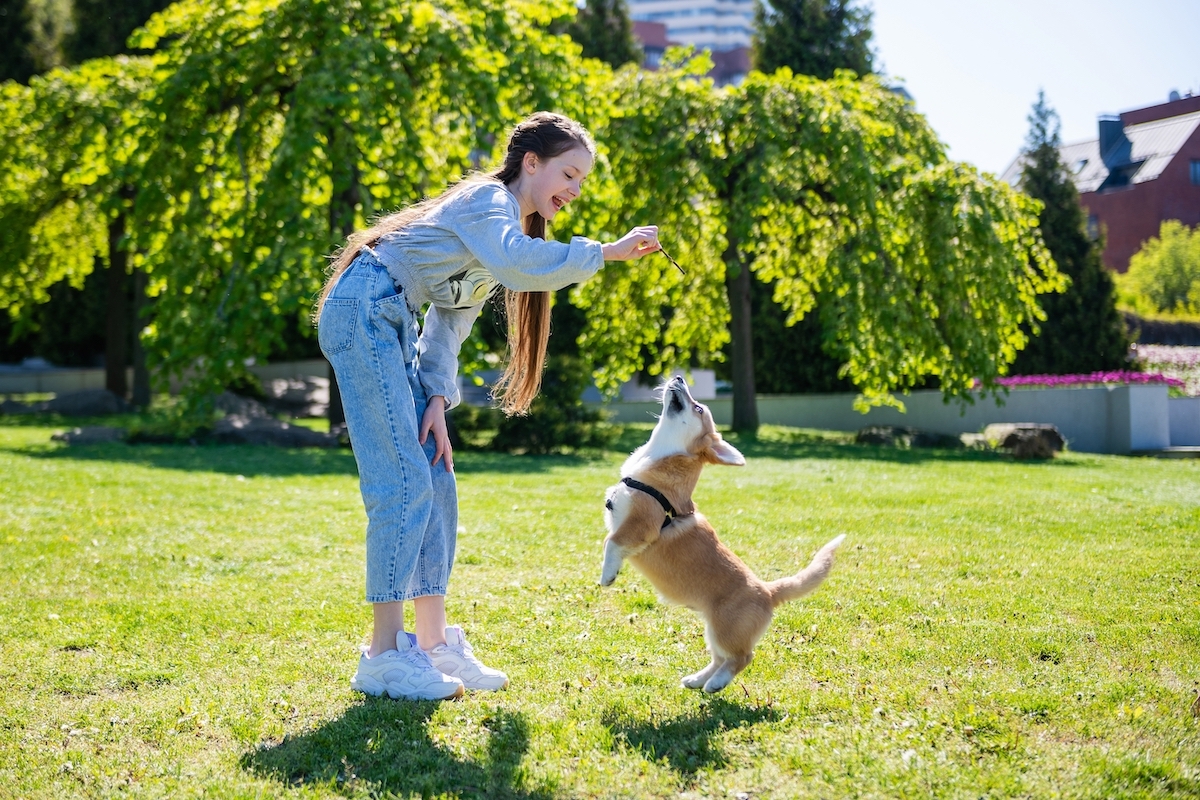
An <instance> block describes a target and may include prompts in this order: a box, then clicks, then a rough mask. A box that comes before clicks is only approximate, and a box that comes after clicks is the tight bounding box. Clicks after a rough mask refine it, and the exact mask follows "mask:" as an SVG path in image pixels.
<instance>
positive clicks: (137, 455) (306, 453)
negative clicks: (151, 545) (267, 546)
mask: <svg viewBox="0 0 1200 800" xmlns="http://www.w3.org/2000/svg"><path fill="white" fill-rule="evenodd" d="M13 419H23V418H14V417H0V427H4V426H6V425H9V423H10V421H11V420H13ZM86 424H95V421H94V420H91V419H86V420H85V419H80V418H69V417H57V416H56V417H55V418H54V421H50V420H43V422H42V423H41V426H42V427H54V428H70V427H74V426H82V425H86ZM110 424H111V423H110ZM10 427H19V426H17V425H11V426H10ZM652 427H653V426H651V425H648V424H633V425H625V426H622V430H621V433H620V435H619V436H618V438H617V439H616V441H615V442H614V443H613V445H612V446H611V447H609V448H608V449H607V450H603V451H601V450H583V451H579V452H575V453H568V454H561V455H547V456H534V455H511V454H507V453H498V452H493V451H488V450H459V451H458V452H457V454H456V458H455V469H456V470H457V471H458V472H460V473H463V474H472V473H488V472H504V473H511V474H532V473H541V472H547V471H550V470H553V469H558V468H564V467H576V466H585V465H588V464H594V463H596V462H597V461H602V460H604V459H606V458H610V457H612V456H614V455H616V456H623V455H627V454H628V453H631V452H633V451H634V450H636V449H637V448H638V447H640V446H642V445H643V444H645V443H646V441H647V439H649V436H650V430H651V428H652ZM725 438H726V439H727V440H728V441H730V442H732V443H733V444H734V445H735V446H736V447H737V448H738V449H739V450H740V451H741V452H742V453H743V454H744V455H745V456H746V457H747V458H774V459H781V460H802V459H817V460H853V461H879V462H888V463H895V464H919V463H924V462H929V461H945V462H975V463H1001V464H1003V463H1008V464H1014V465H1021V466H1030V465H1034V466H1045V467H1076V466H1080V464H1079V462H1075V461H1064V460H1061V459H1052V460H1049V461H1024V462H1018V461H1015V460H1014V459H1013V458H1012V457H1011V456H1008V455H1005V454H1002V453H997V452H994V451H988V450H972V449H962V450H944V449H933V448H929V449H926V448H915V449H903V448H897V447H880V446H876V445H860V444H855V443H854V442H853V434H848V433H837V432H831V431H817V430H808V429H797V428H783V427H777V426H764V428H763V430H762V431H761V432H760V433H759V434H757V435H751V434H744V433H734V432H727V433H725ZM0 452H6V453H11V454H14V455H22V456H26V457H30V458H41V459H51V460H75V461H115V462H123V463H128V464H137V465H141V466H147V467H154V468H159V469H176V470H184V471H188V472H216V473H222V474H230V475H246V476H291V475H357V474H358V468H357V466H356V464H355V462H354V454H353V453H352V452H351V451H350V450H349V449H346V448H340V449H322V448H279V447H273V446H269V445H235V444H199V445H189V444H132V445H131V444H123V443H117V444H97V445H82V446H78V445H77V446H74V447H67V446H64V445H57V444H51V443H50V442H49V441H47V442H46V443H45V444H39V445H36V446H30V445H26V446H22V447H0Z"/></svg>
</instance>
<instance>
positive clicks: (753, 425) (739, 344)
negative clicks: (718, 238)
mask: <svg viewBox="0 0 1200 800" xmlns="http://www.w3.org/2000/svg"><path fill="white" fill-rule="evenodd" d="M724 260H725V290H726V292H728V294H729V316H730V320H729V338H730V350H731V351H732V353H731V358H730V365H729V366H730V368H731V372H732V373H733V429H734V430H735V431H738V432H739V433H750V434H754V433H757V432H758V402H757V400H756V399H755V389H754V342H753V339H752V338H751V331H750V327H751V321H752V319H753V318H752V315H751V306H750V281H751V280H752V278H751V276H750V269H749V267H748V266H747V265H746V264H742V263H739V261H738V257H737V242H736V241H734V240H733V239H732V238H731V239H730V242H729V246H728V247H727V248H726V249H725V255H724Z"/></svg>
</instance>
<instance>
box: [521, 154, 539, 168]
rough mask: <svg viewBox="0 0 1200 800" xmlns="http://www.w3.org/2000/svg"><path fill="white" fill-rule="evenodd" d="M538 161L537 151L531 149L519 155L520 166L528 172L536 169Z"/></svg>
mask: <svg viewBox="0 0 1200 800" xmlns="http://www.w3.org/2000/svg"><path fill="white" fill-rule="evenodd" d="M538 163H539V162H538V157H537V153H535V152H533V151H532V150H526V151H525V155H523V156H522V157H521V166H522V167H524V168H525V171H526V172H528V173H530V174H533V173H534V172H536V171H537V166H538Z"/></svg>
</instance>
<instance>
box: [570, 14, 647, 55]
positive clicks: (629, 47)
mask: <svg viewBox="0 0 1200 800" xmlns="http://www.w3.org/2000/svg"><path fill="white" fill-rule="evenodd" d="M566 32H567V34H568V35H569V36H570V37H571V38H572V39H574V40H575V41H576V42H577V43H578V44H579V45H580V46H581V47H582V48H583V55H584V57H585V58H598V59H600V60H601V61H603V62H605V63H606V64H608V65H609V66H612V67H621V66H624V65H625V64H629V63H631V62H632V63H635V64H640V63H641V61H642V48H641V47H640V46H639V45H638V43H637V39H635V38H634V36H633V23H632V22H631V21H630V19H629V8H628V7H627V6H626V4H625V0H587V2H586V3H585V4H584V5H583V6H581V7H580V8H579V11H578V13H577V14H576V15H575V19H573V20H572V21H571V22H569V23H568V24H567V25H566Z"/></svg>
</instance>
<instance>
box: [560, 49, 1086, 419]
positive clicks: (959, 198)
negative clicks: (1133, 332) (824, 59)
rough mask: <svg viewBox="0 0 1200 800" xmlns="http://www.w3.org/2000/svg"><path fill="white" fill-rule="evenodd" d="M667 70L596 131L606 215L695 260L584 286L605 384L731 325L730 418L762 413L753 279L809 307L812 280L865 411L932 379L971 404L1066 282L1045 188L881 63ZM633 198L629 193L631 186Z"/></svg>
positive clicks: (624, 82) (647, 80)
mask: <svg viewBox="0 0 1200 800" xmlns="http://www.w3.org/2000/svg"><path fill="white" fill-rule="evenodd" d="M676 59H677V60H676V61H675V62H674V64H673V66H669V67H668V68H667V69H665V70H663V71H661V72H659V73H656V74H646V73H638V72H634V71H632V70H626V71H624V72H622V73H620V74H619V75H618V77H617V81H616V89H615V91H614V101H613V103H614V109H615V110H614V112H613V114H612V116H611V118H610V119H609V120H608V121H607V123H606V125H605V127H604V128H603V130H602V132H601V139H602V140H603V141H604V142H605V143H606V145H607V147H608V152H609V161H610V164H611V169H612V173H613V176H614V182H615V183H616V185H617V186H619V187H620V190H619V192H618V193H617V194H618V196H617V197H614V198H608V197H601V198H596V199H595V200H594V201H593V202H596V203H599V204H601V205H603V206H604V207H605V209H606V213H607V214H608V215H609V216H608V218H607V227H608V228H609V229H611V230H619V229H620V228H621V226H622V225H626V224H628V223H630V222H631V221H633V220H641V219H645V218H647V217H651V218H654V219H656V220H657V221H658V223H659V224H660V225H661V226H662V238H663V241H664V243H665V244H666V245H667V247H668V248H671V249H675V250H676V251H677V252H676V253H674V255H676V256H677V260H679V261H680V262H681V263H682V264H684V265H686V266H687V274H686V275H679V274H678V273H675V272H674V271H673V269H672V268H671V267H670V266H669V265H667V264H666V262H665V261H663V262H660V263H659V266H658V269H657V270H656V271H655V272H654V273H653V274H647V273H645V272H642V271H640V270H639V271H634V270H614V269H606V270H604V271H603V272H602V273H601V274H600V276H598V278H597V279H596V280H594V281H592V282H590V283H588V284H585V285H583V286H581V287H579V289H578V290H577V291H576V295H575V296H576V302H577V303H578V304H580V305H582V306H584V307H585V308H586V309H587V310H588V317H589V325H588V328H587V330H586V331H585V332H584V334H583V337H582V339H583V343H584V346H585V349H586V350H588V351H589V352H590V353H591V354H592V355H593V357H594V358H595V359H596V362H597V364H598V366H599V369H598V374H599V375H600V376H601V377H602V378H605V379H607V380H608V381H609V382H610V383H612V382H616V381H619V380H622V379H625V378H626V377H628V376H629V374H630V373H631V371H632V370H633V369H643V370H645V371H647V372H649V373H651V374H655V373H658V372H660V371H661V370H663V369H664V368H668V367H670V366H673V365H678V364H680V363H687V360H688V359H690V358H694V357H695V356H697V355H699V356H704V355H709V354H712V353H714V352H716V350H717V349H718V347H719V346H720V344H721V343H722V342H723V341H725V340H726V337H728V338H729V339H730V340H732V347H731V351H732V361H733V363H732V365H731V366H732V372H733V376H734V381H733V383H734V420H733V422H734V427H735V428H737V429H741V430H753V429H754V428H756V427H757V424H758V420H757V412H756V409H755V404H754V375H753V359H752V356H751V353H750V349H749V348H750V330H751V326H752V325H753V320H752V319H751V317H750V305H749V288H750V281H751V280H755V279H757V280H763V281H771V280H774V281H776V289H775V292H776V296H775V300H776V302H778V303H780V304H781V305H782V306H783V307H784V308H785V309H786V310H787V312H788V313H789V315H790V318H791V320H793V321H795V320H798V319H800V318H802V317H803V316H804V314H806V313H807V312H808V311H810V310H811V309H812V307H813V304H814V300H815V297H816V295H817V293H823V294H824V295H825V296H828V297H829V298H831V302H832V304H833V310H834V313H835V314H836V319H837V321H838V324H837V349H838V353H839V356H840V359H841V360H842V363H843V366H842V368H841V373H842V375H843V376H845V377H848V378H849V379H850V380H851V381H853V383H854V384H855V386H857V387H858V389H859V391H860V397H859V404H860V407H862V408H864V409H865V408H866V407H868V406H870V405H878V404H892V405H901V404H900V402H899V401H898V400H897V399H896V397H895V395H896V394H897V393H903V392H905V391H907V390H909V389H911V388H912V387H914V386H917V385H919V384H920V383H921V382H922V381H923V380H925V379H926V378H928V377H930V376H934V377H936V378H937V379H938V381H939V383H940V386H941V388H942V391H943V394H944V395H945V396H946V397H947V398H951V397H957V398H962V399H964V400H967V401H970V399H971V398H972V397H973V390H974V389H975V387H976V381H977V380H979V381H982V384H983V386H984V387H985V388H990V387H992V386H993V385H994V384H993V381H994V379H995V378H996V377H998V376H999V375H1002V374H1003V373H1004V371H1005V368H1006V367H1007V365H1008V364H1009V363H1011V362H1012V360H1013V359H1014V358H1015V356H1016V353H1017V351H1018V350H1019V349H1020V348H1021V347H1022V346H1023V345H1024V343H1025V341H1026V336H1025V334H1024V333H1022V330H1021V325H1022V324H1023V323H1026V324H1029V325H1032V326H1036V323H1037V321H1038V320H1039V319H1041V318H1042V313H1041V310H1040V308H1039V306H1038V304H1037V296H1038V295H1039V294H1042V293H1045V292H1049V291H1061V290H1062V288H1063V280H1062V278H1061V276H1060V275H1059V274H1058V272H1057V271H1056V269H1055V267H1054V264H1053V262H1052V260H1051V259H1050V257H1049V255H1048V253H1047V252H1046V250H1045V248H1044V246H1043V244H1042V242H1041V238H1040V236H1039V234H1038V231H1037V217H1036V213H1037V210H1038V204H1037V203H1036V201H1033V200H1031V199H1030V198H1028V197H1026V196H1024V195H1022V194H1020V193H1018V192H1015V191H1013V190H1012V189H1011V188H1009V187H1008V186H1007V185H1005V184H1003V183H1001V182H999V181H997V180H995V179H992V178H990V177H987V176H984V175H980V174H979V173H978V172H976V171H975V170H974V169H973V168H972V167H970V166H968V165H965V164H958V163H953V162H949V161H947V159H946V157H945V154H944V147H943V145H942V144H941V143H940V142H939V141H938V140H937V138H936V136H935V135H934V133H933V132H932V130H931V129H930V128H929V126H928V125H927V124H926V122H925V120H924V118H923V117H921V116H920V115H918V114H916V113H915V112H914V111H913V109H912V108H911V106H910V105H909V104H908V103H907V102H906V101H905V100H904V99H903V98H901V97H900V96H898V95H897V94H895V93H893V92H891V91H889V90H888V89H887V88H886V87H884V86H883V85H881V84H880V83H879V82H878V81H877V80H875V79H874V78H870V77H868V78H865V79H862V80H858V79H855V77H854V76H853V75H852V74H850V73H839V74H838V75H837V76H835V77H834V78H833V79H832V80H829V81H820V80H815V79H812V78H808V77H804V76H796V75H792V74H791V73H790V72H789V71H788V70H786V69H784V70H780V71H779V72H776V73H775V74H774V75H763V74H761V73H751V74H750V76H749V77H748V78H747V79H746V81H745V82H744V83H743V84H742V85H741V86H739V87H731V88H724V89H718V88H715V87H713V86H712V85H711V84H710V83H708V82H706V81H703V80H699V79H697V78H698V76H699V75H701V74H703V72H704V71H705V70H706V69H707V60H706V59H703V58H701V59H693V60H688V58H687V56H686V55H685V54H677V55H676ZM618 201H619V202H618Z"/></svg>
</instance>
